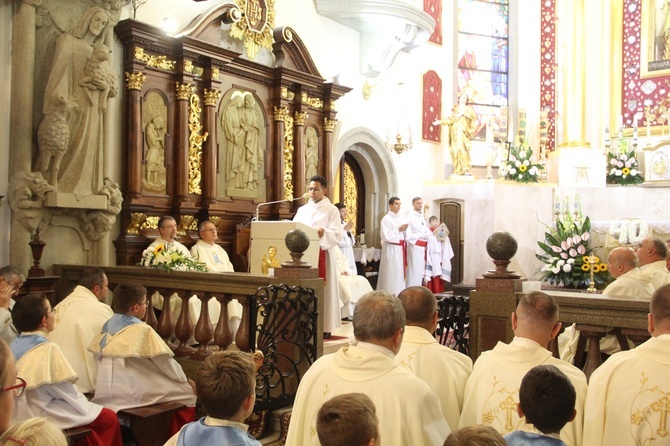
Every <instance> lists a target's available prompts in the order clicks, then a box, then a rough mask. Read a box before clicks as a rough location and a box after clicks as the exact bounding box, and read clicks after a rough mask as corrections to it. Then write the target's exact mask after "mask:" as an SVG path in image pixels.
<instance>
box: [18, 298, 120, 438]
mask: <svg viewBox="0 0 670 446" xmlns="http://www.w3.org/2000/svg"><path fill="white" fill-rule="evenodd" d="M12 316H13V318H14V324H15V325H16V328H17V329H18V330H19V336H17V338H16V339H15V340H14V342H12V345H11V349H12V353H13V354H14V358H15V360H16V371H17V374H18V376H20V377H21V378H22V379H23V380H25V383H26V388H25V392H24V393H23V395H22V396H21V397H19V398H17V400H16V407H15V411H14V419H15V420H16V421H23V420H27V419H28V418H34V417H36V416H42V417H50V418H52V419H53V420H54V421H55V422H56V424H57V425H58V427H59V428H60V429H69V428H72V427H85V428H88V429H90V430H91V433H90V434H89V436H88V437H87V438H86V443H83V444H89V445H100V446H110V445H112V446H121V444H122V441H121V429H120V427H119V420H118V419H117V418H116V414H115V413H114V412H112V411H111V410H109V409H107V408H104V407H102V406H100V405H98V404H96V403H93V402H90V401H88V400H87V399H86V397H85V396H84V394H83V393H81V392H80V391H79V390H78V389H77V386H76V385H75V383H76V381H77V379H78V377H77V375H76V373H75V371H74V370H73V369H72V367H71V366H70V364H69V363H68V361H67V359H66V358H65V355H63V353H62V352H61V350H60V347H59V346H58V345H57V344H56V343H54V342H51V341H49V340H48V339H47V338H46V334H47V333H48V332H50V331H51V330H53V327H54V324H55V320H54V312H53V311H52V309H51V304H50V303H49V301H48V300H47V298H46V297H45V296H44V295H37V294H28V295H25V296H23V297H22V298H21V299H20V300H19V301H18V302H17V303H16V305H14V311H13V313H12Z"/></svg>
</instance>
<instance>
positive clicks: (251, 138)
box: [223, 93, 263, 191]
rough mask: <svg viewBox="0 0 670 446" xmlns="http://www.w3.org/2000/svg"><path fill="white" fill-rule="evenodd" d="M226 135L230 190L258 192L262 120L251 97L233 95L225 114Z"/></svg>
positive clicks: (248, 94)
mask: <svg viewBox="0 0 670 446" xmlns="http://www.w3.org/2000/svg"><path fill="white" fill-rule="evenodd" d="M223 131H224V134H225V136H226V140H227V141H228V149H227V153H226V171H227V173H228V180H227V184H228V187H230V188H235V189H247V190H252V191H255V190H257V189H258V167H259V164H260V163H261V162H262V160H263V154H262V151H261V128H260V118H259V116H258V111H257V110H256V101H255V100H254V97H253V95H252V94H251V93H246V94H239V95H235V94H234V95H233V98H232V99H231V100H230V102H229V103H228V106H227V107H226V110H225V111H224V114H223Z"/></svg>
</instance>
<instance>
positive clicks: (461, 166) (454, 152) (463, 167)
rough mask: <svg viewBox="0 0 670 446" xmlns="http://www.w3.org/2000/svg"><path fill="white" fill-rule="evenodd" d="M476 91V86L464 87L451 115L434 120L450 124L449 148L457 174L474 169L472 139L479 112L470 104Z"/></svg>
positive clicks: (467, 172)
mask: <svg viewBox="0 0 670 446" xmlns="http://www.w3.org/2000/svg"><path fill="white" fill-rule="evenodd" d="M474 93H475V91H474V88H472V87H470V86H465V87H463V88H462V89H461V91H460V92H459V95H458V104H456V105H454V106H453V108H452V109H451V115H450V116H449V117H448V118H447V119H444V120H442V121H440V120H436V121H435V122H434V124H442V125H448V126H449V148H450V151H451V162H452V163H453V165H454V174H455V175H469V174H470V171H471V170H472V166H471V163H470V148H471V142H470V139H471V138H472V137H473V136H475V130H476V129H477V113H476V112H475V109H474V108H473V107H472V105H470V101H471V100H472V97H473V96H474Z"/></svg>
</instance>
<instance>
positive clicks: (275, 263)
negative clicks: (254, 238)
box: [261, 245, 279, 274]
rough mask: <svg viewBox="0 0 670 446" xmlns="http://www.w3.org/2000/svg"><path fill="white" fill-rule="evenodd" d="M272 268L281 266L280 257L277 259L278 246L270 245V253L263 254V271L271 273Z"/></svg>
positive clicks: (263, 272)
mask: <svg viewBox="0 0 670 446" xmlns="http://www.w3.org/2000/svg"><path fill="white" fill-rule="evenodd" d="M270 268H279V259H277V248H276V247H275V246H272V245H271V246H269V247H268V253H267V254H263V258H262V259H261V273H262V274H269V273H270Z"/></svg>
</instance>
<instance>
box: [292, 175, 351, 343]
mask: <svg viewBox="0 0 670 446" xmlns="http://www.w3.org/2000/svg"><path fill="white" fill-rule="evenodd" d="M308 191H309V202H307V204H305V205H304V206H301V207H300V209H298V212H296V214H295V217H293V221H297V222H300V223H303V224H305V225H307V226H310V227H312V228H314V229H316V233H317V235H318V236H319V247H320V250H319V277H321V278H322V279H325V281H326V283H325V285H324V302H323V312H324V314H323V331H324V333H325V334H326V336H329V335H330V333H332V332H333V331H335V330H336V329H337V328H338V327H340V326H341V325H342V321H341V316H340V307H341V303H340V294H339V288H338V285H337V257H336V255H335V249H339V248H338V247H337V244H338V243H340V241H341V240H342V223H341V222H340V211H338V210H337V208H336V207H335V206H334V205H333V204H332V203H331V202H330V200H329V199H328V197H326V193H327V192H328V183H327V182H326V179H325V178H324V177H322V176H318V175H317V176H313V177H312V178H310V179H309V188H308Z"/></svg>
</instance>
